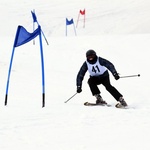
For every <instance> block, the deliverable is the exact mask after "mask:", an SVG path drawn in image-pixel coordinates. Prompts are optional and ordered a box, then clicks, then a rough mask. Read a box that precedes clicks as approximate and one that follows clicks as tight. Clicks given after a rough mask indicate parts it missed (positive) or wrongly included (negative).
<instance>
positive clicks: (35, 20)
mask: <svg viewBox="0 0 150 150" xmlns="http://www.w3.org/2000/svg"><path fill="white" fill-rule="evenodd" d="M31 14H32V18H33V22H37V17H36V15H35V12H33V11H31Z"/></svg>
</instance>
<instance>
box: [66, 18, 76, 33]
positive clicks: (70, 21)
mask: <svg viewBox="0 0 150 150" xmlns="http://www.w3.org/2000/svg"><path fill="white" fill-rule="evenodd" d="M68 25H73V27H74V33H75V35H76V29H75V25H74V21H73V18H72V19H71V20H68V19H67V18H66V36H67V26H68Z"/></svg>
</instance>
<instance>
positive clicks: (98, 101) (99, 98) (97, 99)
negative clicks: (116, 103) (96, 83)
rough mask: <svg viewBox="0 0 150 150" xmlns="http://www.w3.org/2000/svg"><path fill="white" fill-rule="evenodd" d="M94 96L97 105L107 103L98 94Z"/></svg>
mask: <svg viewBox="0 0 150 150" xmlns="http://www.w3.org/2000/svg"><path fill="white" fill-rule="evenodd" d="M94 96H95V97H96V104H97V105H107V103H106V102H105V101H104V100H103V98H102V97H101V96H100V95H99V94H96V95H94Z"/></svg>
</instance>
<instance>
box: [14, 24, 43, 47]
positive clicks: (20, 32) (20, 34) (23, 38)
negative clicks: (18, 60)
mask: <svg viewBox="0 0 150 150" xmlns="http://www.w3.org/2000/svg"><path fill="white" fill-rule="evenodd" d="M40 32H41V31H40V27H38V28H37V29H36V30H35V31H34V32H33V33H29V32H28V31H27V30H26V29H25V28H24V27H23V26H18V29H17V33H16V38H15V42H14V47H18V46H20V45H23V44H25V43H27V42H29V41H31V40H32V39H34V38H35V37H36V36H37V35H39V33H40Z"/></svg>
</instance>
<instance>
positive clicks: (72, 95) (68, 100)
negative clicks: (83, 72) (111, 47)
mask: <svg viewBox="0 0 150 150" xmlns="http://www.w3.org/2000/svg"><path fill="white" fill-rule="evenodd" d="M76 94H77V93H75V94H74V95H72V96H71V97H70V98H69V99H68V100H66V101H65V102H64V103H67V102H68V101H69V100H71V99H72V98H73V97H74V96H75V95H76Z"/></svg>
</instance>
